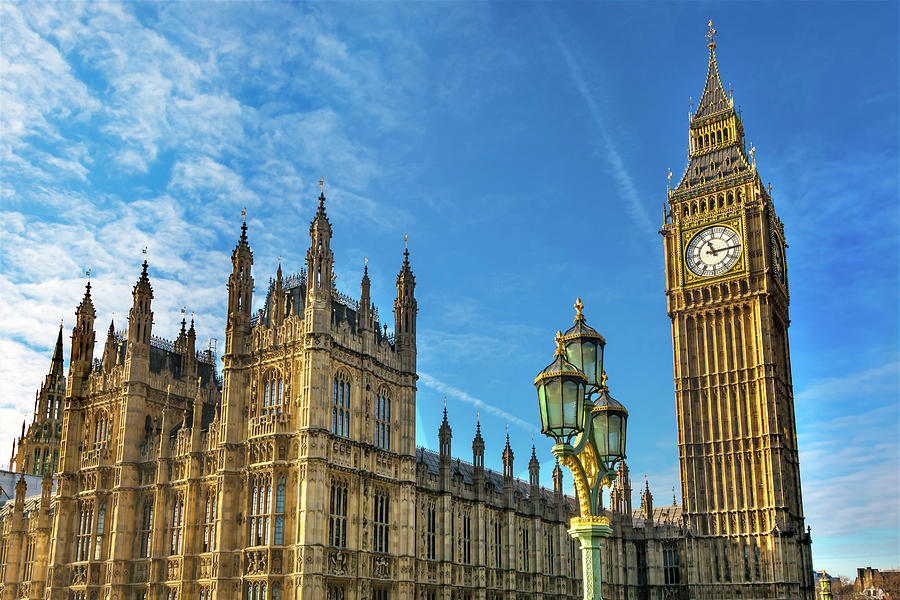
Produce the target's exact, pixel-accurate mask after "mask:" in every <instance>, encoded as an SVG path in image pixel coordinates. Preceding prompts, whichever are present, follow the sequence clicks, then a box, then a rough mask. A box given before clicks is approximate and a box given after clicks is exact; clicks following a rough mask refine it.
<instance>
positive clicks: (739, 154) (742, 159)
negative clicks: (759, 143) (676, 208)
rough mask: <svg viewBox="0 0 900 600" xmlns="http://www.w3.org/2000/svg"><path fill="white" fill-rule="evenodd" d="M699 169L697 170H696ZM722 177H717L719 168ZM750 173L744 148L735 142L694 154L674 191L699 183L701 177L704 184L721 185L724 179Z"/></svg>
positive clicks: (677, 191)
mask: <svg viewBox="0 0 900 600" xmlns="http://www.w3.org/2000/svg"><path fill="white" fill-rule="evenodd" d="M698 169H699V172H698ZM720 169H721V171H722V179H719V170H720ZM749 173H750V163H749V162H748V161H747V157H746V156H745V155H744V149H743V147H741V146H740V145H738V144H737V143H734V144H731V145H729V146H725V147H724V148H719V149H717V150H712V151H710V152H705V153H703V154H700V155H697V156H694V157H692V158H691V160H690V162H689V163H688V167H687V170H686V171H685V172H684V175H683V176H682V178H681V181H680V182H679V183H678V187H677V188H675V193H676V194H678V193H679V192H684V191H686V190H687V189H688V187H691V188H695V187H696V186H699V185H700V181H701V179H700V178H701V177H703V178H705V180H706V181H705V185H710V186H713V185H714V184H719V185H721V184H722V183H724V182H725V180H729V179H733V178H738V177H743V176H746V175H748V174H749Z"/></svg>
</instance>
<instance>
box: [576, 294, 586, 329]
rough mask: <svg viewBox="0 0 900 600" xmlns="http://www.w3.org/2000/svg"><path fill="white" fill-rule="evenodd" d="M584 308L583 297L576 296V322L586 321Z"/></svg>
mask: <svg viewBox="0 0 900 600" xmlns="http://www.w3.org/2000/svg"><path fill="white" fill-rule="evenodd" d="M582 309H584V304H583V303H582V302H581V298H575V321H574V322H575V323H578V321H584V315H583V314H582V313H581V311H582Z"/></svg>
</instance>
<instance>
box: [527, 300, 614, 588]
mask: <svg viewBox="0 0 900 600" xmlns="http://www.w3.org/2000/svg"><path fill="white" fill-rule="evenodd" d="M583 308H584V305H583V304H582V303H581V299H580V298H579V299H578V300H577V301H576V302H575V309H576V315H575V325H574V326H573V327H572V328H570V329H569V330H568V331H567V332H566V333H565V334H563V333H562V332H559V331H558V332H557V333H556V353H555V354H554V356H553V362H552V363H550V364H549V365H547V367H545V368H544V370H542V371H541V372H540V373H538V375H537V377H535V379H534V385H535V387H536V388H537V394H538V406H539V407H540V411H541V433H543V434H544V435H546V436H548V437H551V438H553V440H554V441H555V442H556V445H554V446H553V449H552V450H551V452H553V455H554V456H556V457H557V458H558V459H559V462H560V463H562V464H563V465H565V466H566V467H568V468H569V470H570V471H571V472H572V476H573V477H574V479H575V494H576V496H577V498H578V506H579V516H577V517H573V518H572V521H571V523H570V525H571V529H569V535H571V536H572V537H573V538H575V539H577V540H578V541H579V542H580V543H581V556H582V566H583V580H582V581H583V583H584V600H602V596H601V595H600V580H601V569H600V567H601V545H602V540H603V538H606V537H609V535H610V533H612V529H611V528H610V526H609V519H607V518H606V517H604V516H602V515H601V514H600V493H601V491H602V489H603V487H606V486H609V485H611V484H612V481H613V479H615V477H616V470H615V469H616V463H618V462H619V461H620V460H622V459H624V458H625V426H626V422H627V420H628V411H627V410H625V407H624V406H622V404H620V403H619V402H617V401H616V400H614V399H613V397H612V396H610V395H609V388H608V387H607V385H606V379H607V378H606V372H605V371H604V369H603V351H604V348H605V346H606V340H604V339H603V336H602V335H600V334H599V333H597V331H596V330H594V329H593V328H591V327H590V326H588V324H587V323H586V322H585V320H584V315H583V314H582V313H581V310H582V309H583Z"/></svg>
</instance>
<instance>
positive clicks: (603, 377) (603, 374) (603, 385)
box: [600, 369, 609, 390]
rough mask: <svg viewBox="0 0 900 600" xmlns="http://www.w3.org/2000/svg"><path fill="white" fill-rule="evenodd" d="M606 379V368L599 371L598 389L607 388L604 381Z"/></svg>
mask: <svg viewBox="0 0 900 600" xmlns="http://www.w3.org/2000/svg"><path fill="white" fill-rule="evenodd" d="M608 379H609V377H607V376H606V370H605V369H604V370H603V371H600V389H604V390H606V389H609V388H607V387H606V381H607V380H608Z"/></svg>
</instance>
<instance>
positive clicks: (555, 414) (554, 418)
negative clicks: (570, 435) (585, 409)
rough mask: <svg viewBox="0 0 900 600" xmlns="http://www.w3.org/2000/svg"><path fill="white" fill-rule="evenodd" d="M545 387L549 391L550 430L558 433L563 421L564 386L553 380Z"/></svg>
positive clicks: (548, 417) (548, 412) (548, 416)
mask: <svg viewBox="0 0 900 600" xmlns="http://www.w3.org/2000/svg"><path fill="white" fill-rule="evenodd" d="M545 387H546V389H547V422H548V424H549V429H551V430H555V431H557V433H558V429H559V426H560V425H561V421H562V419H561V416H562V415H561V414H560V413H561V411H562V397H561V396H562V386H560V384H559V381H557V380H556V379H552V380H550V381H548V382H547V383H546V384H545Z"/></svg>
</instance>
